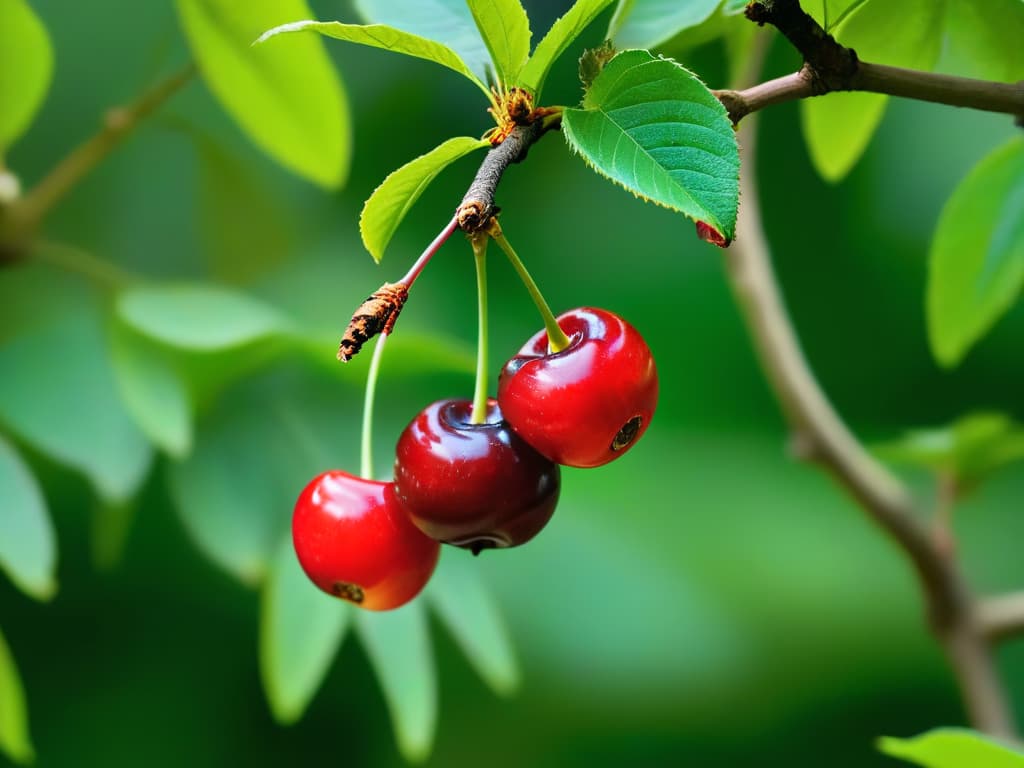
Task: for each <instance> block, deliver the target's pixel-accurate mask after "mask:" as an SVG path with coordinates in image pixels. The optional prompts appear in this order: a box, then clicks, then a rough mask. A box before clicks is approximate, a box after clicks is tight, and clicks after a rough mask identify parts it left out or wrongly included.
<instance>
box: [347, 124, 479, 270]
mask: <svg viewBox="0 0 1024 768" xmlns="http://www.w3.org/2000/svg"><path fill="white" fill-rule="evenodd" d="M486 146H488V142H487V141H485V140H483V139H474V138H471V137H468V136H459V137H456V138H454V139H448V141H446V142H444V143H443V144H441V145H440V146H438V147H435V148H434V149H432V150H431V151H430V152H428V153H427V154H425V155H420V156H419V157H417V158H416V159H415V160H411V161H410V162H408V163H406V164H405V165H403V166H402V167H401V168H399V169H398V170H397V171H393V172H392V173H391V174H390V175H388V177H387V178H386V179H384V181H383V182H381V184H380V186H379V187H377V189H375V190H374V191H373V194H372V195H370V199H369V200H367V201H366V204H365V205H364V206H363V212H362V215H361V216H360V217H359V234H360V235H361V236H362V238H363V245H365V246H366V250H368V251H369V252H370V254H371V255H372V256H373V258H374V260H375V261H380V260H381V258H383V256H384V250H385V249H386V248H387V246H388V243H389V242H391V237H392V235H394V234H395V230H396V229H398V225H399V224H401V223H402V219H404V218H405V215H406V214H407V213H408V212H409V209H410V208H412V206H413V204H414V203H415V202H416V201H417V200H418V199H419V197H420V195H422V194H423V191H424V190H425V189H426V188H427V187H428V186H429V185H430V182H432V181H433V180H434V179H435V178H436V177H437V174H439V173H440V172H441V171H443V170H444V169H445V168H447V167H448V166H449V165H450V164H451V163H453V162H455V161H456V160H458V159H459V158H460V157H462V156H464V155H467V154H469V153H470V152H472V151H473V150H476V149H480V148H481V147H486Z"/></svg>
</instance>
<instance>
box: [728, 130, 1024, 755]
mask: <svg viewBox="0 0 1024 768" xmlns="http://www.w3.org/2000/svg"><path fill="white" fill-rule="evenodd" d="M755 122H756V121H755V120H753V119H751V120H749V121H746V122H745V123H744V125H743V128H742V129H741V131H740V134H741V135H740V137H739V142H740V146H741V147H743V152H744V156H743V163H744V166H745V168H747V169H752V168H753V167H754V152H755V150H756V147H755V133H754V123H755ZM740 179H741V183H740V198H741V199H742V201H743V205H742V206H741V208H740V216H739V220H738V223H737V235H736V242H735V243H734V244H733V245H732V246H731V247H730V248H729V249H728V250H726V251H725V254H726V264H727V269H728V273H729V279H730V282H731V283H732V287H733V291H734V293H735V295H736V299H737V303H738V304H739V307H740V310H741V313H742V315H743V317H744V319H745V321H746V324H747V328H748V331H749V333H750V335H751V338H752V340H753V342H754V345H755V347H756V350H757V353H758V356H759V358H760V361H761V364H762V366H763V368H764V370H765V373H766V376H767V378H768V381H769V383H770V385H771V386H772V388H773V390H774V391H775V394H776V397H777V398H778V400H779V403H780V404H781V406H782V408H783V411H784V412H785V415H786V417H787V419H788V421H789V423H790V425H791V428H792V429H793V430H794V432H795V434H796V436H797V443H798V444H799V445H801V446H802V447H803V449H804V453H805V454H806V455H807V457H808V458H813V459H814V460H816V461H817V462H818V463H820V464H821V465H822V466H823V467H825V468H826V469H828V470H829V471H830V472H831V473H832V474H833V475H834V476H835V477H836V479H837V480H838V481H839V483H840V484H841V485H842V486H843V487H845V488H846V490H847V491H848V492H849V493H850V495H851V496H853V497H854V498H855V499H856V500H857V501H858V502H859V503H860V505H861V507H862V508H863V509H864V511H865V512H866V513H867V514H868V515H869V516H870V517H871V518H872V519H873V520H874V521H875V523H876V524H877V525H878V526H879V527H881V528H882V529H883V530H885V531H886V532H887V533H888V534H889V535H890V536H891V537H892V538H893V539H894V540H895V541H896V542H897V544H898V545H899V546H900V547H901V548H902V549H903V551H904V552H905V553H906V555H907V556H908V558H909V560H910V562H911V563H912V565H913V567H914V570H915V571H916V573H917V575H918V578H919V580H920V582H921V585H922V589H923V592H924V595H925V599H926V602H927V605H928V613H929V623H930V625H931V628H932V631H933V632H934V634H935V636H936V637H937V639H938V640H939V642H940V643H941V644H942V646H943V648H944V650H945V652H946V655H947V657H948V659H949V663H950V666H951V667H952V670H953V673H954V675H955V676H956V678H957V682H958V684H959V687H960V690H961V692H962V695H963V698H964V704H965V707H966V709H967V713H968V716H969V718H970V720H971V722H972V723H973V724H974V725H975V726H976V727H977V728H979V729H980V730H982V731H985V732H987V733H990V734H993V735H996V736H1000V737H1004V738H1009V739H1014V738H1016V729H1015V725H1014V722H1013V717H1012V715H1011V713H1010V708H1009V703H1008V699H1007V695H1006V691H1005V690H1004V688H1003V684H1002V681H1001V680H1000V678H999V675H998V673H997V671H996V669H995V664H994V660H993V657H992V650H991V647H990V645H989V637H988V635H987V634H986V632H985V631H984V628H983V627H982V625H981V624H980V622H979V621H978V619H977V614H976V611H975V598H974V595H973V593H972V592H971V590H970V588H969V587H968V585H967V583H966V581H965V579H964V577H963V574H962V573H961V571H960V569H959V567H958V565H957V563H956V561H955V560H954V559H952V558H950V557H947V556H946V555H945V554H944V553H943V552H942V551H940V550H939V549H938V548H936V547H935V545H934V542H933V540H932V537H931V535H930V533H929V529H928V527H927V526H926V525H925V524H924V522H923V521H922V520H921V518H920V517H919V516H918V515H917V514H916V513H915V508H914V504H913V501H912V499H911V496H910V494H909V492H908V491H907V489H906V488H904V486H903V485H902V484H901V483H900V481H899V480H897V479H896V478H895V477H894V476H893V475H892V474H891V473H890V472H888V470H886V469H885V467H883V466H882V465H881V464H880V463H879V462H878V461H876V460H875V459H874V458H873V457H872V456H871V455H870V454H869V453H868V452H867V451H866V450H865V448H864V447H863V445H862V444H861V443H860V442H859V441H858V440H857V439H856V438H855V437H854V436H853V434H852V433H851V432H850V430H849V429H848V428H847V427H846V425H845V424H844V423H843V421H842V420H841V419H840V418H839V416H838V414H837V413H836V411H835V410H834V408H833V407H832V405H831V403H830V402H829V401H828V399H827V397H826V396H825V394H824V392H823V391H822V389H821V387H820V386H819V384H818V382H817V381H816V380H815V378H814V374H813V373H812V372H811V369H810V366H809V365H808V363H807V360H806V358H805V357H804V355H803V352H802V350H801V349H800V344H799V342H798V341H797V337H796V333H795V331H794V329H793V326H792V323H791V321H790V319H789V316H788V313H787V312H786V309H785V307H784V305H783V301H782V297H781V295H780V292H779V288H778V284H777V282H776V279H775V275H774V272H773V270H772V266H771V260H770V256H769V248H768V242H767V239H766V236H765V233H764V229H763V226H762V224H761V220H760V212H759V206H758V202H757V201H758V192H757V186H756V179H755V174H754V173H753V172H752V170H751V171H748V172H744V173H741V175H740Z"/></svg>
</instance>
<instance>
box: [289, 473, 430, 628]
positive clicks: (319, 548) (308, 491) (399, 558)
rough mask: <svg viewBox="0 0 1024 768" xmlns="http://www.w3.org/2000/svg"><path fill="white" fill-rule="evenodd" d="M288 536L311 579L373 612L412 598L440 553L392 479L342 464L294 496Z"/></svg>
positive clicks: (425, 581)
mask: <svg viewBox="0 0 1024 768" xmlns="http://www.w3.org/2000/svg"><path fill="white" fill-rule="evenodd" d="M292 541H293V542H294V544H295V554H296V555H298V557H299V563H300V564H301V565H302V569H303V570H304V571H305V572H306V575H307V576H309V578H310V579H311V580H312V582H313V583H314V584H316V585H317V586H318V587H319V588H320V589H322V590H323V591H324V592H327V593H328V594H330V595H334V596H335V597H340V598H342V599H344V600H348V601H349V602H352V603H355V604H356V605H358V606H360V607H361V608H368V609H370V610H371V611H386V610H388V609H390V608H397V607H398V606H400V605H403V604H405V603H407V602H409V601H410V600H412V599H413V598H414V597H416V595H417V594H419V592H420V590H421V589H423V587H424V585H426V583H427V581H428V579H430V575H431V574H432V573H433V572H434V566H435V565H437V558H438V555H439V554H440V546H439V545H438V543H437V542H436V541H434V540H433V539H431V538H429V537H428V536H424V535H423V533H422V532H420V530H419V529H418V528H417V527H416V526H414V525H413V524H412V523H411V522H410V521H409V518H408V516H407V515H406V514H405V513H404V512H403V511H402V510H401V508H400V507H399V506H398V503H397V502H396V501H395V492H394V487H393V486H392V484H391V483H380V482H376V481H374V480H366V479H363V478H361V477H356V476H354V475H350V474H348V473H347V472H342V471H341V470H333V471H331V472H324V473H323V474H322V475H318V476H317V477H315V478H313V480H312V481H311V482H310V483H309V485H307V486H306V487H305V488H304V489H303V491H302V493H300V494H299V498H298V500H297V501H296V502H295V514H294V515H293V516H292Z"/></svg>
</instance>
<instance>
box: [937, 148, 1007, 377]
mask: <svg viewBox="0 0 1024 768" xmlns="http://www.w3.org/2000/svg"><path fill="white" fill-rule="evenodd" d="M928 266H929V269H928V285H927V294H926V310H927V319H928V340H929V342H930V343H931V347H932V352H933V354H934V355H935V358H936V359H937V360H938V361H939V362H940V363H941V364H942V365H944V366H946V367H947V368H949V367H953V366H955V365H956V364H957V363H959V362H960V361H961V360H962V359H963V357H964V355H965V354H967V351H968V350H969V349H970V348H971V346H972V345H973V344H974V343H975V342H977V341H978V340H979V339H981V338H982V337H983V336H984V335H985V334H986V333H987V332H988V331H989V329H990V328H991V327H992V326H993V325H994V324H995V322H996V320H998V319H999V318H1000V317H1001V316H1002V315H1003V314H1004V313H1005V312H1006V311H1007V309H1009V308H1010V306H1011V305H1013V303H1014V302H1015V301H1016V300H1017V298H1018V297H1019V295H1020V291H1021V286H1022V285H1024V139H1021V138H1013V139H1011V140H1010V141H1009V142H1008V143H1007V144H1004V145H1003V146H1002V147H1000V148H998V149H996V150H995V151H994V152H992V153H991V154H989V155H988V156H987V157H985V158H983V159H982V160H981V162H979V163H978V164H977V165H976V166H975V167H974V169H973V170H971V172H970V173H969V174H968V175H967V177H966V178H965V179H964V180H963V181H962V182H960V184H959V186H957V188H956V189H955V190H954V191H953V194H952V195H951V196H950V198H949V200H948V201H947V202H946V205H945V207H944V208H943V210H942V214H941V215H940V217H939V224H938V227H937V229H936V231H935V238H934V240H933V241H932V247H931V251H930V253H929V255H928Z"/></svg>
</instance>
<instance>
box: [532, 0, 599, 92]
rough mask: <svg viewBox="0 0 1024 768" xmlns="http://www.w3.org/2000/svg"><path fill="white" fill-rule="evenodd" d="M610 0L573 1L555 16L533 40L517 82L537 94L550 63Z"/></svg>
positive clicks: (553, 61) (552, 62)
mask: <svg viewBox="0 0 1024 768" xmlns="http://www.w3.org/2000/svg"><path fill="white" fill-rule="evenodd" d="M611 2H612V0H576V3H574V4H573V6H572V8H570V9H569V10H568V11H566V13H565V15H563V16H561V17H559V18H558V19H556V20H555V23H554V24H552V25H551V29H549V30H548V32H547V34H546V35H544V37H543V38H542V39H541V41H540V42H539V43H537V47H536V48H535V49H534V51H533V55H532V56H530V60H529V61H527V62H526V66H525V67H523V71H522V72H521V73H520V75H519V83H520V85H522V86H524V87H526V88H528V89H530V90H531V91H533V93H534V95H535V96H538V97H539V96H540V91H541V88H542V87H543V85H544V78H546V77H547V74H548V70H549V69H551V65H552V64H554V63H555V60H556V59H557V58H558V57H559V56H561V55H562V53H563V52H564V51H565V49H566V48H568V47H569V44H570V43H572V42H573V41H574V40H575V39H576V38H577V37H579V36H580V33H581V32H583V30H584V29H586V28H587V26H588V25H589V24H590V22H592V21H593V20H594V19H595V18H596V17H597V15H598V14H599V13H601V11H603V10H604V9H605V8H607V7H608V6H609V5H610V4H611Z"/></svg>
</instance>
